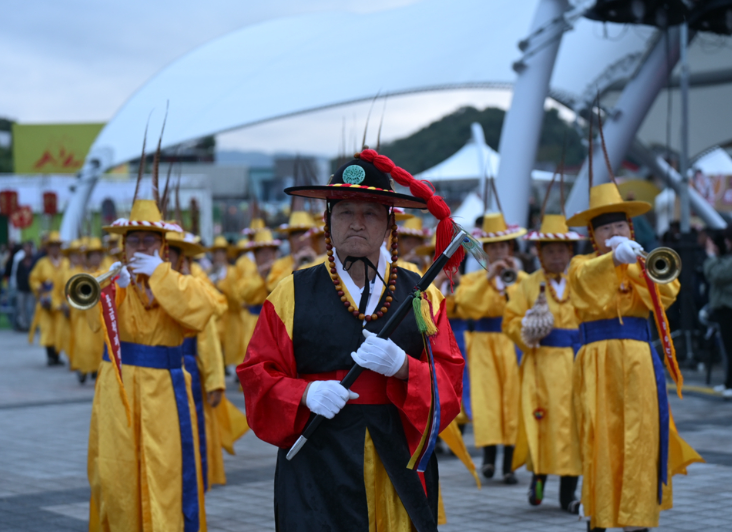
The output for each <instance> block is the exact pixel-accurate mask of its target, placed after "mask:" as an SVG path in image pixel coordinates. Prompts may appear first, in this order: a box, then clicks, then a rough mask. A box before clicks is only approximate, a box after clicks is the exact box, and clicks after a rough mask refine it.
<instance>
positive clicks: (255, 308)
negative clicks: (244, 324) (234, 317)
mask: <svg viewBox="0 0 732 532" xmlns="http://www.w3.org/2000/svg"><path fill="white" fill-rule="evenodd" d="M261 312H262V305H251V306H250V307H249V314H251V315H252V316H259V314H260V313H261Z"/></svg>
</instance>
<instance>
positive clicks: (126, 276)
mask: <svg viewBox="0 0 732 532" xmlns="http://www.w3.org/2000/svg"><path fill="white" fill-rule="evenodd" d="M120 266H122V263H121V262H115V263H114V264H112V265H111V266H110V267H109V270H110V271H111V270H115V269H117V268H119V267H120ZM117 275H118V276H119V277H117V286H119V287H120V288H127V287H128V286H129V285H130V272H128V271H127V267H126V266H123V267H122V269H121V270H120V271H119V272H118V273H117Z"/></svg>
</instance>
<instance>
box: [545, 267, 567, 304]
mask: <svg viewBox="0 0 732 532" xmlns="http://www.w3.org/2000/svg"><path fill="white" fill-rule="evenodd" d="M542 268H543V265H542ZM562 277H564V276H563V275H560V276H559V278H560V279H561V278H562ZM544 278H545V279H546V287H547V288H548V289H549V293H550V294H551V296H552V298H553V299H554V301H556V302H557V303H559V304H560V305H561V304H562V303H566V302H567V301H569V283H567V285H566V286H565V287H564V294H563V295H564V297H563V298H561V299H560V298H559V296H558V295H557V292H556V290H555V289H554V285H553V284H552V280H551V279H550V278H549V277H548V276H547V273H546V270H544Z"/></svg>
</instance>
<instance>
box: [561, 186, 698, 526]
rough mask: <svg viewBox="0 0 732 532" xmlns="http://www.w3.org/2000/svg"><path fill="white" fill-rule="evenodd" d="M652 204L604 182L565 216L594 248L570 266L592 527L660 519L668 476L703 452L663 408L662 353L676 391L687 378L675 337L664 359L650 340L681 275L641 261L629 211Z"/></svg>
mask: <svg viewBox="0 0 732 532" xmlns="http://www.w3.org/2000/svg"><path fill="white" fill-rule="evenodd" d="M650 209H651V206H650V205H649V204H648V203H645V202H642V201H623V199H622V198H621V196H620V192H619V191H618V188H617V186H616V185H615V184H614V183H606V184H603V185H598V186H595V187H592V188H591V189H590V205H589V208H588V209H587V210H586V211H583V212H580V213H578V214H576V215H574V216H573V217H572V218H570V219H569V220H568V221H567V223H568V225H570V226H586V227H587V228H588V231H589V233H590V238H591V240H592V243H593V245H594V246H595V248H596V251H595V252H594V253H591V254H589V255H581V256H577V257H575V258H574V259H573V260H572V263H571V266H570V271H569V289H570V291H571V293H572V301H573V304H574V307H575V310H576V312H577V317H578V318H579V320H580V335H581V342H582V344H583V345H582V348H581V349H580V351H579V353H578V354H577V359H576V361H575V366H574V404H575V414H576V416H577V427H578V431H579V438H580V451H581V456H582V474H583V483H582V504H583V507H584V512H585V514H586V515H588V516H590V517H591V527H592V528H593V529H594V530H603V529H605V528H615V527H631V528H630V529H631V530H644V529H647V528H652V527H657V526H658V517H659V512H660V510H664V509H667V508H670V507H671V502H672V494H671V476H672V475H675V474H678V473H685V472H686V466H687V465H688V464H689V463H691V462H695V461H701V458H700V457H699V455H698V454H697V453H696V452H695V451H694V450H693V449H692V448H691V447H689V446H688V444H686V442H684V441H683V440H682V439H681V438H680V437H679V435H678V433H677V431H676V427H675V426H674V423H673V418H672V417H671V412H670V410H669V407H668V398H667V396H666V379H665V376H664V369H663V366H664V361H665V362H666V366H667V368H668V369H669V372H670V374H671V376H672V377H673V379H674V380H675V381H676V383H677V387H678V388H677V389H678V391H679V393H680V390H681V384H682V382H683V379H682V377H681V374H680V372H679V368H678V365H677V364H676V359H675V354H674V351H673V344H671V343H670V340H669V338H668V336H669V335H668V334H667V333H664V334H662V337H661V340H662V342H663V358H661V356H659V354H658V353H657V352H656V350H655V348H654V347H653V345H652V344H651V337H650V329H649V324H648V316H649V312H650V311H653V313H654V315H655V319H656V320H657V323H658V324H661V326H662V327H663V326H667V322H666V321H665V311H664V309H665V308H667V307H668V306H669V305H671V304H672V303H673V302H674V300H675V299H676V295H677V294H678V292H679V283H678V281H673V282H670V283H667V284H660V285H659V284H655V283H653V282H652V281H650V279H649V278H647V277H646V272H645V268H644V266H643V264H642V262H639V261H638V255H639V252H640V251H641V250H642V247H641V246H640V244H638V243H637V242H635V240H633V226H632V222H631V217H633V216H638V215H641V214H643V213H645V212H647V211H648V210H650ZM627 529H628V528H626V530H627Z"/></svg>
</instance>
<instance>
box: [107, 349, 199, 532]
mask: <svg viewBox="0 0 732 532" xmlns="http://www.w3.org/2000/svg"><path fill="white" fill-rule="evenodd" d="M121 347H122V349H121V352H122V364H123V365H127V366H138V367H142V368H151V369H165V370H168V371H169V372H170V379H171V381H172V383H173V391H174V393H175V403H176V406H177V408H178V423H179V426H180V443H181V455H182V457H183V517H184V528H183V530H184V532H195V531H197V530H198V529H199V517H198V515H199V508H198V479H197V477H196V450H195V445H194V442H193V424H192V422H191V413H190V410H189V408H188V394H187V393H186V379H185V375H184V374H183V350H182V349H181V346H176V347H166V346H159V345H156V346H152V345H143V344H135V343H132V342H121ZM102 358H103V359H104V360H106V361H107V362H109V354H108V353H107V348H106V346H105V348H104V355H103V357H102Z"/></svg>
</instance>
